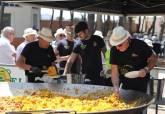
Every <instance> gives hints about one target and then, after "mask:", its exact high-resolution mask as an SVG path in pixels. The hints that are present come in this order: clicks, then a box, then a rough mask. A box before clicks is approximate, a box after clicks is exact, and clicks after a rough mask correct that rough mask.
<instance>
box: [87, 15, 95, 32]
mask: <svg viewBox="0 0 165 114" xmlns="http://www.w3.org/2000/svg"><path fill="white" fill-rule="evenodd" d="M94 19H95V15H94V14H88V26H89V33H90V34H93V32H94Z"/></svg>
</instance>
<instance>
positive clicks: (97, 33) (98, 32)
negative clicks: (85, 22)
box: [93, 30, 104, 38]
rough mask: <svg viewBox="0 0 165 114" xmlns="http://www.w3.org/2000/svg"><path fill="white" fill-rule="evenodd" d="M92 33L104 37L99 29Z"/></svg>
mask: <svg viewBox="0 0 165 114" xmlns="http://www.w3.org/2000/svg"><path fill="white" fill-rule="evenodd" d="M93 35H97V36H100V37H101V38H104V37H103V33H102V32H101V31H99V30H96V31H95V32H94V34H93Z"/></svg>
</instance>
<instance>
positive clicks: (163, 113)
mask: <svg viewBox="0 0 165 114" xmlns="http://www.w3.org/2000/svg"><path fill="white" fill-rule="evenodd" d="M158 109H159V110H158V114H165V106H163V105H159V108H158ZM147 114H156V111H155V105H154V104H152V105H150V106H149V107H148V110H147Z"/></svg>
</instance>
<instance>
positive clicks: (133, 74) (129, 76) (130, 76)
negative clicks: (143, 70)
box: [124, 71, 140, 78]
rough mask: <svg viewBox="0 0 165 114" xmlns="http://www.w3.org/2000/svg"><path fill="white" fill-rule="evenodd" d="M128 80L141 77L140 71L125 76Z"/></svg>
mask: <svg viewBox="0 0 165 114" xmlns="http://www.w3.org/2000/svg"><path fill="white" fill-rule="evenodd" d="M124 76H125V77H127V78H137V77H140V71H131V72H128V73H126V74H125V75H124Z"/></svg>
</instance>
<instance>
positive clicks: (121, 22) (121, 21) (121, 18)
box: [119, 16, 124, 26]
mask: <svg viewBox="0 0 165 114" xmlns="http://www.w3.org/2000/svg"><path fill="white" fill-rule="evenodd" d="M123 18H124V17H123V16H120V17H119V26H123V25H124V19H123Z"/></svg>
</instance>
